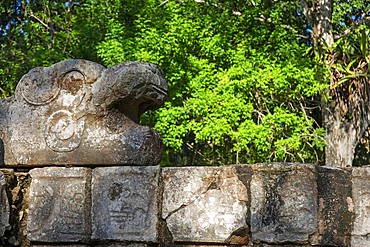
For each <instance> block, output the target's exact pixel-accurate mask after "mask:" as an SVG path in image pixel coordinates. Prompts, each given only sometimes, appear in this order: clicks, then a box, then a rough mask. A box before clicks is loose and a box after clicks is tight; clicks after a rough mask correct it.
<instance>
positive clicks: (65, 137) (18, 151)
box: [0, 60, 168, 166]
mask: <svg viewBox="0 0 370 247" xmlns="http://www.w3.org/2000/svg"><path fill="white" fill-rule="evenodd" d="M167 91H168V86H167V84H166V81H165V79H164V75H163V72H162V70H161V69H160V68H159V67H157V66H155V65H153V64H149V63H141V62H127V63H123V64H119V65H117V66H114V67H111V68H108V69H107V68H105V67H103V66H101V65H99V64H97V63H94V62H90V61H86V60H67V61H63V62H59V63H57V64H54V65H53V66H51V67H38V68H34V69H32V70H31V71H29V72H28V73H27V74H26V75H24V76H23V77H22V79H21V80H20V82H19V84H18V85H17V88H16V91H15V94H14V95H13V96H12V97H9V98H6V99H4V100H2V101H1V102H0V134H1V138H2V140H3V142H4V153H5V164H6V165H17V164H23V165H36V166H37V165H52V164H55V165H117V164H118V165H119V164H122V165H155V164H158V163H159V161H160V159H161V154H162V141H161V138H160V136H159V134H158V133H157V132H155V131H153V130H151V129H150V128H149V127H146V126H141V125H140V124H139V120H140V116H141V114H142V113H144V112H145V111H147V110H154V109H157V108H159V107H160V106H161V105H162V104H163V102H164V100H165V99H166V98H167Z"/></svg>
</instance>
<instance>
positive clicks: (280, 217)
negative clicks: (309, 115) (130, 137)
mask: <svg viewBox="0 0 370 247" xmlns="http://www.w3.org/2000/svg"><path fill="white" fill-rule="evenodd" d="M0 188H1V193H0V203H1V207H0V209H1V210H0V236H1V237H0V240H1V242H0V246H1V245H2V246H35V247H36V246H38V247H44V246H76V247H77V246H78V247H86V246H110V247H113V246H117V247H118V246H131V247H144V246H183V247H185V246H187V247H190V246H204V247H206V246H209V247H210V246H358V247H364V246H370V166H368V167H362V168H352V169H346V170H345V169H333V168H328V167H317V166H314V165H310V164H286V163H272V164H254V165H232V166H222V167H171V168H160V167H158V166H119V167H118V166H112V167H108V166H107V167H70V168H66V167H43V168H33V169H28V170H21V169H2V170H1V172H0Z"/></svg>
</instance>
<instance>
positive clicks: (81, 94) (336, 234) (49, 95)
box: [0, 60, 370, 247]
mask: <svg viewBox="0 0 370 247" xmlns="http://www.w3.org/2000/svg"><path fill="white" fill-rule="evenodd" d="M167 95H168V85H167V83H166V80H165V77H164V74H163V71H162V70H161V69H160V68H159V67H158V66H156V65H153V64H150V63H142V62H127V63H122V64H119V65H116V66H113V67H110V68H105V67H103V66H102V65H99V64H97V63H94V62H91V61H86V60H67V61H61V62H59V63H56V64H54V65H52V66H50V67H38V68H34V69H32V70H30V71H29V72H28V73H27V74H26V75H24V76H23V77H22V79H21V80H20V81H19V83H18V84H17V88H16V90H15V94H14V95H13V96H11V97H8V98H6V99H0V246H6V247H8V246H27V247H28V246H35V247H47V246H50V247H51V246H75V247H87V246H100V247H105V246H106V247H118V246H130V247H149V246H182V247H185V246H187V247H190V246H203V247H206V246H208V247H211V246H260V247H263V246H357V247H363V246H370V167H362V168H351V169H333V168H328V167H317V166H314V165H309V164H282V163H275V164H255V165H231V166H223V167H181V168H179V167H177V168H160V167H159V166H156V165H157V164H158V163H159V162H160V159H161V153H162V141H161V137H160V136H159V134H158V133H157V132H156V131H155V130H152V129H150V128H149V127H147V126H141V125H140V116H141V115H142V114H143V113H144V112H145V111H147V110H154V109H157V108H158V107H161V106H162V105H163V103H164V101H165V99H166V98H167Z"/></svg>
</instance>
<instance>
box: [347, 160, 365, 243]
mask: <svg viewBox="0 0 370 247" xmlns="http://www.w3.org/2000/svg"><path fill="white" fill-rule="evenodd" d="M352 176H353V179H352V182H353V184H352V196H353V208H354V215H355V217H354V223H353V231H352V241H351V244H352V246H356V247H357V246H358V247H359V246H370V166H365V167H354V168H353V171H352Z"/></svg>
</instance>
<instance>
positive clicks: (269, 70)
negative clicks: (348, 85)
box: [97, 1, 325, 165]
mask: <svg viewBox="0 0 370 247" xmlns="http://www.w3.org/2000/svg"><path fill="white" fill-rule="evenodd" d="M159 4H160V3H159V2H157V1H148V2H147V6H146V8H144V9H143V11H141V12H140V13H138V14H137V15H136V19H135V21H134V27H131V28H132V29H133V30H135V32H134V33H127V32H126V26H124V25H123V24H122V22H120V21H119V20H118V19H114V20H112V21H111V22H110V26H109V30H108V32H107V33H106V35H105V38H104V40H103V41H102V42H101V43H100V44H99V45H98V46H97V50H98V54H99V56H100V58H101V59H102V60H103V61H104V62H105V64H107V65H113V64H116V63H118V62H120V60H121V61H124V60H141V61H149V62H153V63H156V64H159V65H160V66H161V67H162V68H163V70H164V72H165V74H166V78H167V81H168V83H169V85H170V98H169V101H168V102H167V103H166V104H165V106H164V108H162V109H160V110H158V111H157V112H156V113H155V114H154V116H153V118H154V119H155V120H154V121H153V120H152V122H153V123H154V127H155V128H156V129H157V130H158V131H159V132H160V133H161V135H162V137H163V141H164V144H165V146H166V148H167V152H166V154H167V155H168V156H167V157H165V159H164V162H163V164H164V165H168V164H172V165H174V164H175V165H181V164H183V165H200V164H210V165H212V164H213V165H214V164H225V163H235V162H240V163H253V162H262V161H300V162H317V161H318V160H319V156H320V153H321V152H322V150H323V147H324V140H323V136H324V131H323V130H322V129H321V128H317V127H318V126H317V124H316V122H315V121H314V118H312V116H313V114H312V112H310V113H309V112H307V111H308V109H307V106H309V105H310V104H311V103H312V100H314V97H315V96H316V95H317V93H318V92H320V91H321V90H322V89H324V88H325V85H322V84H320V83H319V82H318V81H317V80H316V78H315V72H314V70H313V69H312V66H311V65H312V63H313V62H312V60H311V59H310V58H309V57H307V56H304V54H305V49H306V47H305V46H302V45H299V44H298V42H297V36H296V33H295V32H292V31H291V30H290V29H289V28H287V27H286V26H287V25H288V24H289V25H290V24H291V23H286V22H285V23H284V21H289V20H290V19H289V18H286V17H287V16H288V15H294V11H295V8H296V6H297V5H291V6H289V9H288V8H287V7H286V6H285V5H284V4H273V5H271V4H267V3H266V2H265V1H255V2H254V4H255V7H256V8H257V10H258V11H256V8H251V6H248V4H246V3H244V2H243V3H238V2H235V1H224V2H217V3H215V2H212V1H205V2H204V3H198V2H195V1H168V2H167V3H165V4H164V5H163V6H161V7H158V6H159ZM149 10H150V11H149ZM282 10H283V11H282ZM261 16H263V19H262V20H261ZM296 18H297V19H299V16H296ZM269 20H271V21H272V22H270V21H269ZM299 23H300V24H302V23H303V22H299ZM296 25H297V24H296ZM179 163H180V164H179Z"/></svg>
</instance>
